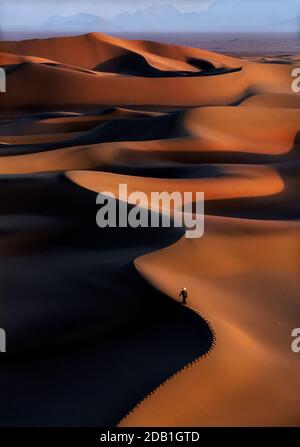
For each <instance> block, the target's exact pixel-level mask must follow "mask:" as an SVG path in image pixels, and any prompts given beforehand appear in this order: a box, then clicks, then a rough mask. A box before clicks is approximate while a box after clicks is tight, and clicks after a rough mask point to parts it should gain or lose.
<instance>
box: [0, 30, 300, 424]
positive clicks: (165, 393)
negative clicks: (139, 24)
mask: <svg viewBox="0 0 300 447" xmlns="http://www.w3.org/2000/svg"><path fill="white" fill-rule="evenodd" d="M297 63H298V58H297V57H287V56H283V57H282V58H280V57H278V56H276V57H273V56H272V55H266V56H265V57H262V56H261V55H260V56H259V57H251V58H249V59H246V58H243V59H240V58H235V57H230V56H226V55H222V54H217V53H213V52H209V51H205V50H200V49H196V48H188V47H181V46H176V45H167V44H162V43H158V42H153V41H138V40H126V39H121V38H116V37H111V36H106V35H104V34H97V33H92V34H88V35H84V36H77V37H63V38H51V39H41V40H38V39H35V40H27V41H20V42H0V64H1V66H4V67H5V68H6V70H7V93H5V94H1V104H0V161H1V163H0V199H1V208H0V228H1V238H0V248H1V250H0V258H1V261H2V264H1V265H2V267H1V284H2V291H1V297H0V306H1V310H2V312H1V318H0V327H5V328H6V329H7V334H8V337H9V340H10V349H11V351H12V352H11V357H9V361H8V362H7V364H6V365H4V366H3V368H2V369H1V373H0V378H1V379H2V381H3V382H4V383H5V387H4V388H3V392H2V394H1V399H2V402H3V405H2V410H1V409H0V425H9V426H47V425H48V426H78V425H83V426H104V425H117V424H118V423H119V425H120V426H122V427H125V426H181V427H182V426H219V425H221V426H236V425H237V426H245V425H246V426H251V425H258V426H276V425H285V426H288V425H299V424H300V419H299V404H300V398H299V392H298V390H299V389H300V375H299V359H298V357H297V355H296V354H294V353H292V351H291V348H290V344H291V341H292V340H291V331H292V329H293V328H295V327H299V324H300V321H299V315H300V307H299V306H300V304H299V289H300V281H299V273H300V272H299V261H300V259H299V249H300V227H299V215H300V213H299V190H300V181H299V179H300V164H299V163H300V162H299V149H300V140H299V136H300V100H299V98H300V97H299V95H297V94H293V93H292V90H291V81H292V79H293V78H292V76H291V72H292V69H293V68H294V67H296V66H297ZM120 183H126V184H127V185H128V194H130V193H131V192H133V191H142V192H144V193H145V194H146V197H147V198H149V197H150V194H151V192H155V191H157V192H161V191H168V192H174V191H179V192H181V193H184V192H192V193H193V196H192V202H194V201H195V194H196V192H204V194H205V234H204V237H203V238H200V239H195V240H190V239H186V238H184V237H183V235H184V229H181V228H180V229H179V228H176V229H175V228H155V229H151V228H138V229H130V228H115V229H112V228H107V229H101V230H100V229H99V228H98V227H97V226H96V224H95V216H96V212H97V210H98V208H97V205H96V196H97V194H98V193H99V192H103V191H111V192H114V193H115V194H117V192H118V186H119V184H120ZM121 199H122V198H121ZM132 205H134V203H133V202H131V203H130V200H129V209H130V207H131V206H132ZM140 206H143V207H147V203H146V202H145V203H140ZM157 211H160V212H162V211H163V210H162V209H160V208H158V209H157ZM183 286H186V287H187V288H188V292H189V297H188V306H187V307H184V306H182V305H180V304H179V303H178V295H179V291H180V289H181V288H182V287H183ZM179 370H181V371H180V372H178V371H179ZM153 391H154V392H153ZM41 396H42V399H41ZM138 404H139V405H138ZM126 415H127V416H126Z"/></svg>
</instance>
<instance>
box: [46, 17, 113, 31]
mask: <svg viewBox="0 0 300 447" xmlns="http://www.w3.org/2000/svg"><path fill="white" fill-rule="evenodd" d="M108 26H109V22H107V21H106V20H105V19H103V18H102V17H99V16H96V15H92V14H85V13H83V12H82V13H80V14H75V15H72V16H67V17H65V16H60V15H56V16H52V17H50V18H49V19H48V20H47V21H46V22H45V23H44V24H43V28H45V29H46V30H57V31H62V30H63V31H82V32H90V31H98V30H104V29H108Z"/></svg>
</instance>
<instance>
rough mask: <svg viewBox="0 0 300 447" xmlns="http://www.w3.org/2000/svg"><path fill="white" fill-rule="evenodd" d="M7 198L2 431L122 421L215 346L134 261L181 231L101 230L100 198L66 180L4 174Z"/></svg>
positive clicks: (1, 223)
mask: <svg viewBox="0 0 300 447" xmlns="http://www.w3.org/2000/svg"><path fill="white" fill-rule="evenodd" d="M0 200H1V210H0V230H1V239H0V281H1V296H0V304H1V315H0V327H3V328H5V330H6V334H7V353H6V355H5V356H3V358H2V360H3V361H2V365H1V370H0V380H1V403H2V405H1V408H0V421H1V422H0V425H2V426H105V425H108V426H111V425H115V424H116V423H117V422H118V421H119V420H120V419H121V418H122V417H123V416H124V415H125V414H127V412H128V411H129V410H130V409H132V408H133V407H134V406H135V405H136V404H137V403H138V402H139V401H140V400H141V399H142V398H143V397H145V395H147V394H148V393H149V392H150V391H151V390H153V388H154V387H156V386H157V385H159V384H160V383H161V382H162V381H163V380H164V379H166V378H168V377H169V376H170V375H171V374H172V373H174V372H176V371H177V370H178V369H180V368H182V367H183V366H184V365H186V364H187V363H189V362H191V361H192V360H194V359H195V358H197V357H199V356H200V355H202V354H204V353H205V352H207V350H208V349H209V348H210V346H211V343H212V334H211V331H210V329H209V327H208V325H207V324H206V323H205V322H204V320H202V319H201V318H200V317H199V316H198V315H197V314H195V313H194V312H192V311H190V310H189V309H187V308H186V307H183V306H182V305H181V304H179V303H176V302H174V301H173V300H171V299H170V298H168V297H167V296H165V295H163V294H161V293H159V292H158V291H157V290H155V289H154V288H153V287H151V286H150V285H149V284H148V283H147V282H146V281H145V280H143V279H142V277H141V276H140V275H139V274H138V273H137V271H136V270H135V268H134V266H133V260H134V258H136V257H137V256H140V255H142V254H144V253H148V252H150V251H153V250H156V249H159V248H160V247H164V246H167V245H169V244H171V243H173V242H175V241H176V240H178V239H179V238H180V237H181V236H182V234H183V232H182V230H181V229H162V228H156V229H150V228H149V229H148V228H143V229H136V230H135V229H131V228H109V229H100V228H98V227H97V226H96V221H95V217H96V212H97V210H98V209H99V205H96V194H95V193H92V192H89V191H87V190H84V189H82V188H80V187H78V186H76V185H74V184H72V183H71V182H69V181H68V180H67V179H66V178H65V177H64V175H55V174H54V175H46V174H45V175H27V176H26V175H24V176H16V175H11V176H2V177H1V179H0Z"/></svg>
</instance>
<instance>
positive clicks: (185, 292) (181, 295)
mask: <svg viewBox="0 0 300 447" xmlns="http://www.w3.org/2000/svg"><path fill="white" fill-rule="evenodd" d="M180 297H182V304H183V305H184V306H186V299H187V297H188V293H187V290H186V288H185V287H183V289H181V292H180V294H179V298H180Z"/></svg>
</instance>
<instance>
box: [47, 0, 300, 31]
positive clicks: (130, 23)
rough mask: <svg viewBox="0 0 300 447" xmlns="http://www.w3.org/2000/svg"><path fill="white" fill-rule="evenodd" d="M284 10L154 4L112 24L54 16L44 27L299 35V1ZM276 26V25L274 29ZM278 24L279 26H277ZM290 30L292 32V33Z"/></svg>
mask: <svg viewBox="0 0 300 447" xmlns="http://www.w3.org/2000/svg"><path fill="white" fill-rule="evenodd" d="M292 2H293V0H290V5H294V7H293V8H283V7H282V2H281V0H280V1H279V0H272V6H271V7H270V3H269V2H267V3H266V2H260V1H258V0H252V1H251V5H252V6H251V5H249V2H248V1H247V2H246V1H245V0H217V1H216V2H215V3H213V4H212V6H211V7H210V8H208V9H207V10H206V11H200V12H190V13H182V12H180V11H179V10H178V9H176V7H174V6H173V5H171V4H167V3H166V4H161V3H159V4H157V3H156V4H153V5H150V6H149V7H147V8H144V9H138V10H137V11H135V12H133V13H127V12H126V13H122V14H119V15H117V16H116V17H114V18H113V19H110V20H105V19H103V18H102V17H99V16H96V15H90V14H84V13H81V14H76V15H73V16H70V17H63V16H54V17H51V18H50V19H49V20H47V22H46V23H44V25H43V28H44V29H46V30H50V31H51V30H55V31H64V32H70V31H72V32H91V31H99V32H118V31H120V32H124V31H127V32H128V31H129V32H138V31H147V32H150V31H152V32H172V31H175V32H209V31H212V32H217V31H220V32H222V31H223V32H230V31H232V32H244V31H245V32H247V31H248V32H249V31H253V32H259V31H276V30H277V29H278V30H279V31H280V30H281V31H289V30H290V31H295V30H297V29H298V28H299V24H298V20H297V19H292V20H291V17H293V14H294V16H297V12H300V11H299V9H300V8H298V6H297V5H298V0H295V3H292ZM274 24H275V25H274ZM276 24H277V25H276ZM289 28H290V29H289Z"/></svg>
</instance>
